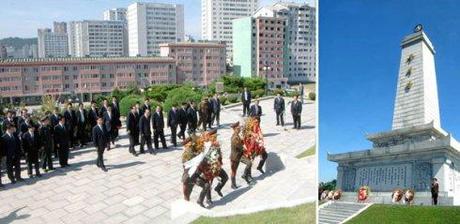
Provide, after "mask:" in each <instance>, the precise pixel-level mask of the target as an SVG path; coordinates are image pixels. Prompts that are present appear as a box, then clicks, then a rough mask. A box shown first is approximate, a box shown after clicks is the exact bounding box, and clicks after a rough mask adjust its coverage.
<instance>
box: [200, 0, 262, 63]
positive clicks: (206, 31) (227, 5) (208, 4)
mask: <svg viewBox="0 0 460 224" xmlns="http://www.w3.org/2000/svg"><path fill="white" fill-rule="evenodd" d="M257 7H258V0H201V38H202V39H203V40H217V41H225V42H226V45H227V62H230V61H231V59H232V52H233V51H232V50H233V49H232V34H233V33H232V26H233V23H232V20H234V19H239V18H242V17H248V16H252V14H253V13H254V12H255V11H256V10H257Z"/></svg>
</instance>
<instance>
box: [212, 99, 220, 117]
mask: <svg viewBox="0 0 460 224" xmlns="http://www.w3.org/2000/svg"><path fill="white" fill-rule="evenodd" d="M211 104H212V112H213V113H219V112H220V99H219V98H217V99H216V98H212V99H211Z"/></svg>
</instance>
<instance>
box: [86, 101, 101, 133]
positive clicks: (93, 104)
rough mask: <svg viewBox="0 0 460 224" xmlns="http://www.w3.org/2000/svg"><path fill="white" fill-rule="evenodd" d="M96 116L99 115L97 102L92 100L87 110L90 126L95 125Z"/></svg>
mask: <svg viewBox="0 0 460 224" xmlns="http://www.w3.org/2000/svg"><path fill="white" fill-rule="evenodd" d="M98 117H99V111H98V109H97V104H96V102H95V101H92V102H91V109H90V110H89V111H88V122H89V125H90V126H91V128H93V127H94V126H96V124H97V118H98Z"/></svg>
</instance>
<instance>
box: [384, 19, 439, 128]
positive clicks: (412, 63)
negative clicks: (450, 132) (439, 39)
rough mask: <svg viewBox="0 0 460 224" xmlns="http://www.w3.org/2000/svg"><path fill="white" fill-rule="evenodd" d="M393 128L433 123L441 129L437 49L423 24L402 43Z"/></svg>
mask: <svg viewBox="0 0 460 224" xmlns="http://www.w3.org/2000/svg"><path fill="white" fill-rule="evenodd" d="M401 48H402V50H401V61H400V66H399V77H398V87H397V90H396V100H395V107H394V113H393V126H392V129H393V130H395V129H400V128H406V127H413V126H418V125H423V124H428V123H430V122H433V125H434V126H435V127H440V118H439V103H438V88H437V84H436V71H435V64H434V54H435V50H434V48H433V45H432V44H431V41H430V40H429V39H428V36H427V35H426V34H425V33H424V32H423V28H422V26H421V25H417V26H416V27H415V29H414V33H412V34H410V35H408V36H406V37H405V38H404V39H403V40H402V42H401Z"/></svg>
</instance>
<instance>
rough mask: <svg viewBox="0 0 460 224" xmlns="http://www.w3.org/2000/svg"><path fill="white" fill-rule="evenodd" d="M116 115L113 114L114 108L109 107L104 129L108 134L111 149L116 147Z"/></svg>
mask: <svg viewBox="0 0 460 224" xmlns="http://www.w3.org/2000/svg"><path fill="white" fill-rule="evenodd" d="M115 119H116V118H114V115H113V113H112V107H111V106H108V107H107V109H106V111H105V112H104V127H105V130H106V131H107V133H108V137H109V141H110V143H111V148H114V147H115V129H116V127H115V125H116V124H115V123H116V121H115Z"/></svg>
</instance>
